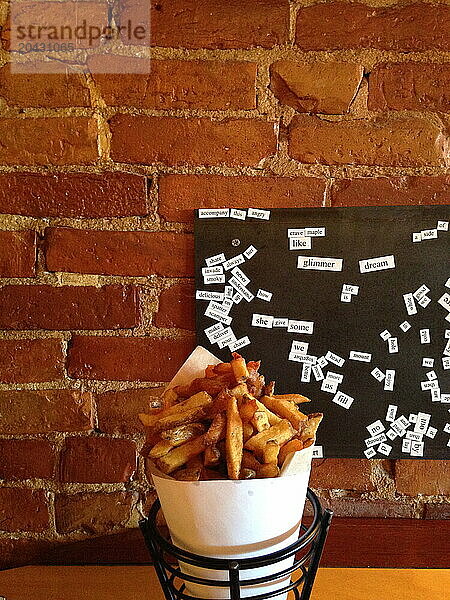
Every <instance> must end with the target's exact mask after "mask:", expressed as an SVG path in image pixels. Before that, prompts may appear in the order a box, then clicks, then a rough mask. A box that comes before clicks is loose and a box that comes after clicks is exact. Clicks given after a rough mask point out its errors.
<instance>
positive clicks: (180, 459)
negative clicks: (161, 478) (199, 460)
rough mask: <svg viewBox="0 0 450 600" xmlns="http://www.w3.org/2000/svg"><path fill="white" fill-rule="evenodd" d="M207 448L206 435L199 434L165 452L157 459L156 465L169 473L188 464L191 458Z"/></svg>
mask: <svg viewBox="0 0 450 600" xmlns="http://www.w3.org/2000/svg"><path fill="white" fill-rule="evenodd" d="M205 448H206V446H205V441H204V435H199V436H198V437H196V438H194V439H193V440H189V441H188V442H185V443H184V444H182V445H181V446H178V447H177V448H174V449H173V450H171V451H170V452H168V453H167V454H165V455H164V456H163V457H162V458H160V459H158V460H157V461H156V465H157V466H158V468H159V469H160V470H161V471H162V472H163V473H166V475H168V474H169V473H172V472H173V471H175V470H176V469H178V468H179V467H181V466H183V465H184V464H186V463H187V462H188V460H190V459H191V458H194V457H195V456H197V455H198V454H201V453H202V452H204V450H205Z"/></svg>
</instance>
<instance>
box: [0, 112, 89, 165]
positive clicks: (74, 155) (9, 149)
mask: <svg viewBox="0 0 450 600" xmlns="http://www.w3.org/2000/svg"><path fill="white" fill-rule="evenodd" d="M0 139H1V140H2V144H1V146H0V164H5V165H16V164H17V165H45V166H47V165H70V164H90V163H93V162H95V161H96V160H97V157H98V150H97V123H96V121H95V120H94V119H89V118H86V117H61V118H35V119H32V118H27V119H12V118H10V119H8V118H4V119H0Z"/></svg>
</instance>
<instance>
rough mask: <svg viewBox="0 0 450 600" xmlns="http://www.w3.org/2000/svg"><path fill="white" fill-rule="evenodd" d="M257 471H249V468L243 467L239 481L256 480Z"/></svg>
mask: <svg viewBox="0 0 450 600" xmlns="http://www.w3.org/2000/svg"><path fill="white" fill-rule="evenodd" d="M255 477H256V471H254V470H253V469H247V467H243V468H242V469H241V472H240V474H239V479H255Z"/></svg>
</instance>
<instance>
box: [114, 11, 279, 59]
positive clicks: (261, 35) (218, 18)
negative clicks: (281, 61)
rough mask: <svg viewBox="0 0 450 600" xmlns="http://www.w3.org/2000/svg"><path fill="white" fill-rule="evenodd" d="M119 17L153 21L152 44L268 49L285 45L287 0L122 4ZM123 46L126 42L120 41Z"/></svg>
mask: <svg viewBox="0 0 450 600" xmlns="http://www.w3.org/2000/svg"><path fill="white" fill-rule="evenodd" d="M122 4H123V9H122V14H121V16H122V19H123V21H124V22H126V21H127V19H129V18H131V19H132V20H133V22H135V21H136V22H148V20H149V19H150V23H151V36H150V38H151V44H152V45H153V46H164V47H174V48H254V47H255V46H262V47H263V48H271V47H273V46H275V45H276V44H282V43H283V42H285V41H287V38H288V31H289V3H288V1H287V0H246V2H241V1H240V0H228V1H227V2H223V0H201V1H200V2H199V1H197V0H152V2H151V13H150V15H149V14H148V13H149V2H148V1H145V0H122ZM122 40H123V42H124V43H127V40H126V39H124V37H123V38H122Z"/></svg>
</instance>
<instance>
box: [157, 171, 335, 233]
mask: <svg viewBox="0 0 450 600" xmlns="http://www.w3.org/2000/svg"><path fill="white" fill-rule="evenodd" d="M324 191H325V180H324V179H316V178H315V177H249V176H237V177H224V176H223V175H163V176H162V177H161V178H160V180H159V198H160V201H159V213H160V214H161V216H163V217H164V218H165V219H166V220H167V221H177V222H180V221H184V222H189V221H193V218H194V212H193V208H220V207H229V206H233V207H234V208H248V207H249V206H252V207H253V206H254V207H256V208H272V207H284V208H296V207H299V206H322V204H323V197H324Z"/></svg>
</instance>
